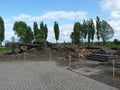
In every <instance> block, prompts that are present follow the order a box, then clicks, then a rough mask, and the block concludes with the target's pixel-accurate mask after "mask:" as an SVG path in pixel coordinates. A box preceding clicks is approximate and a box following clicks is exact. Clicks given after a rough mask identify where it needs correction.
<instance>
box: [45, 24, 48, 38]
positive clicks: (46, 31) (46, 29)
mask: <svg viewBox="0 0 120 90" xmlns="http://www.w3.org/2000/svg"><path fill="white" fill-rule="evenodd" d="M44 34H45V40H46V39H47V37H48V28H47V24H45V26H44Z"/></svg>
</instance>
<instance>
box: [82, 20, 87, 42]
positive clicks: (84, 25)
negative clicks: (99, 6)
mask: <svg viewBox="0 0 120 90" xmlns="http://www.w3.org/2000/svg"><path fill="white" fill-rule="evenodd" d="M87 34H88V26H87V22H86V20H84V21H83V27H82V35H83V38H84V39H85V40H86V37H87Z"/></svg>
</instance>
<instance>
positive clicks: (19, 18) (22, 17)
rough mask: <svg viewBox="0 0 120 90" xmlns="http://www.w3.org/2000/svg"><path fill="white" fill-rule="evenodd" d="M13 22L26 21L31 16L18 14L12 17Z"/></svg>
mask: <svg viewBox="0 0 120 90" xmlns="http://www.w3.org/2000/svg"><path fill="white" fill-rule="evenodd" d="M12 18H13V19H14V20H15V21H21V20H23V21H24V20H27V19H30V18H31V16H30V15H27V14H20V15H18V16H13V17H12Z"/></svg>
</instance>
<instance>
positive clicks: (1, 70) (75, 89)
mask: <svg viewBox="0 0 120 90" xmlns="http://www.w3.org/2000/svg"><path fill="white" fill-rule="evenodd" d="M0 90H119V89H116V88H113V87H111V86H108V85H105V84H103V83H100V82H98V81H95V80H92V79H89V78H87V77H85V76H82V75H79V74H77V73H74V72H72V71H69V70H67V69H66V68H63V67H58V66H56V65H55V62H52V61H50V62H48V61H11V62H0Z"/></svg>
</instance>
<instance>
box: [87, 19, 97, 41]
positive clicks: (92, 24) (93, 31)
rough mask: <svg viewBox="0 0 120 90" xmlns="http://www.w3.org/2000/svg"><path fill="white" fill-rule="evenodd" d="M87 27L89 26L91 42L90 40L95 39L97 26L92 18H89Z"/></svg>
mask: <svg viewBox="0 0 120 90" xmlns="http://www.w3.org/2000/svg"><path fill="white" fill-rule="evenodd" d="M87 25H88V26H87V27H88V43H90V40H92V42H93V40H94V35H95V28H94V27H95V26H94V23H93V20H92V19H89V20H87Z"/></svg>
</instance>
